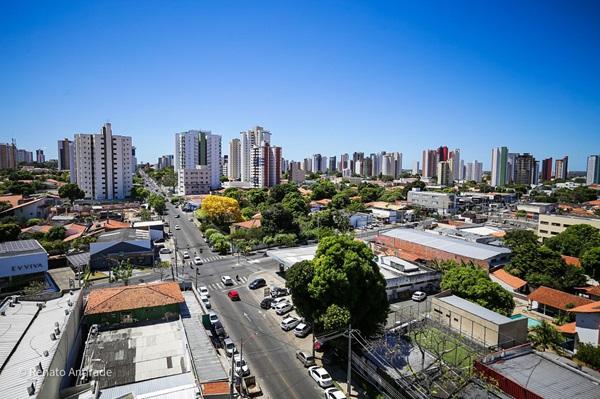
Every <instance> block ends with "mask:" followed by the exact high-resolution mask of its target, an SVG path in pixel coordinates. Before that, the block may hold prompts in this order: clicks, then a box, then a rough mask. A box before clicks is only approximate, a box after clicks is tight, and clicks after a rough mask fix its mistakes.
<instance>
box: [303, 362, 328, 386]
mask: <svg viewBox="0 0 600 399" xmlns="http://www.w3.org/2000/svg"><path fill="white" fill-rule="evenodd" d="M308 375H310V376H311V377H312V379H313V380H315V381H316V382H317V384H319V386H320V387H321V388H328V387H330V386H332V385H333V381H332V380H331V376H330V375H329V373H328V372H327V370H325V369H324V368H323V367H319V366H312V367H309V368H308Z"/></svg>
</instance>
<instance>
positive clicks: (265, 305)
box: [260, 297, 273, 309]
mask: <svg viewBox="0 0 600 399" xmlns="http://www.w3.org/2000/svg"><path fill="white" fill-rule="evenodd" d="M271 302H273V298H271V297H267V298H264V299H263V300H262V301H260V307H261V308H262V309H271Z"/></svg>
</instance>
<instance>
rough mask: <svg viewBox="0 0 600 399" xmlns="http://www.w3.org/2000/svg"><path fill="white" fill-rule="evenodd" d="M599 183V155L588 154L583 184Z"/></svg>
mask: <svg viewBox="0 0 600 399" xmlns="http://www.w3.org/2000/svg"><path fill="white" fill-rule="evenodd" d="M599 183H600V155H590V156H589V157H588V159H587V171H586V176H585V184H587V185H588V186H589V185H590V184H599Z"/></svg>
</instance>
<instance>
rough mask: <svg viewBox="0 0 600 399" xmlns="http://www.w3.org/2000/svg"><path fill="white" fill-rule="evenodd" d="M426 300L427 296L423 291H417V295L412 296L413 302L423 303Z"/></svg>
mask: <svg viewBox="0 0 600 399" xmlns="http://www.w3.org/2000/svg"><path fill="white" fill-rule="evenodd" d="M425 298H427V294H426V293H424V292H423V291H415V293H414V294H412V300H413V301H417V302H421V301H423V300H425Z"/></svg>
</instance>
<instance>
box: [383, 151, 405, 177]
mask: <svg viewBox="0 0 600 399" xmlns="http://www.w3.org/2000/svg"><path fill="white" fill-rule="evenodd" d="M381 174H382V175H383V176H391V177H393V178H394V179H397V178H398V177H400V175H401V174H402V154H401V153H399V152H389V153H385V154H383V157H382V160H381Z"/></svg>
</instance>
